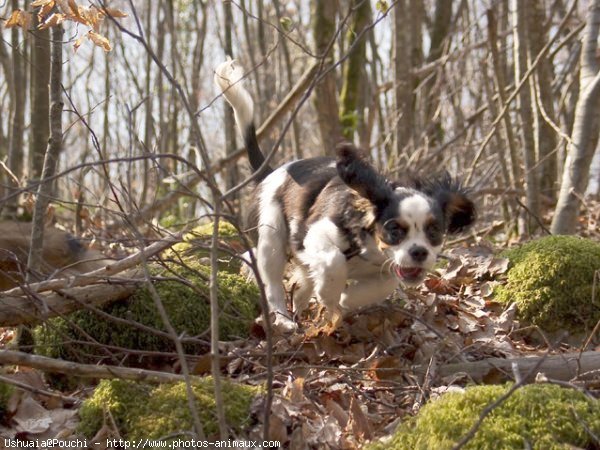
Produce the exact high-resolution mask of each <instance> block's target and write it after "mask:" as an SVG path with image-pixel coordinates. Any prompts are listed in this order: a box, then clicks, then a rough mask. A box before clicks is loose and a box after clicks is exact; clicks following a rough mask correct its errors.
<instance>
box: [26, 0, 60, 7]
mask: <svg viewBox="0 0 600 450" xmlns="http://www.w3.org/2000/svg"><path fill="white" fill-rule="evenodd" d="M54 1H55V0H35V1H34V2H31V7H32V8H38V7H40V6H41V7H42V8H43V7H45V6H50V7H51V8H52V7H53V6H54Z"/></svg>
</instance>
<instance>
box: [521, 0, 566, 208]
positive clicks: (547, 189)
mask: <svg viewBox="0 0 600 450" xmlns="http://www.w3.org/2000/svg"><path fill="white" fill-rule="evenodd" d="M526 4H527V8H528V18H527V19H528V20H527V28H528V30H529V39H528V43H529V52H530V53H529V54H530V55H531V57H535V56H536V55H538V54H539V53H540V51H541V50H542V48H543V47H544V46H545V45H546V43H547V42H548V30H547V28H546V29H544V24H545V23H546V15H545V13H544V2H543V1H541V0H532V1H530V2H526ZM553 72H554V69H553V67H552V60H551V59H550V58H544V59H543V60H542V61H541V62H540V64H539V66H538V70H537V77H536V78H535V79H532V83H534V88H535V89H533V91H532V92H533V94H534V95H535V96H536V97H534V99H533V106H532V108H533V110H534V111H536V118H537V122H538V126H537V130H536V131H537V133H536V140H535V142H536V147H537V148H536V153H537V160H538V161H539V165H540V167H539V174H540V177H539V180H540V189H541V190H542V192H543V193H544V194H545V195H547V196H548V197H550V198H554V197H555V192H556V190H557V184H558V181H557V180H558V172H557V152H556V146H557V144H558V139H557V135H556V132H555V131H554V129H553V128H552V126H551V125H550V124H549V123H548V121H547V120H546V119H548V120H551V121H552V122H556V119H555V113H554V103H553V101H552V79H553ZM535 81H537V83H535ZM538 99H539V102H538ZM538 103H539V104H538ZM542 108H543V112H542V111H541V109H542ZM544 116H546V118H545V117H544Z"/></svg>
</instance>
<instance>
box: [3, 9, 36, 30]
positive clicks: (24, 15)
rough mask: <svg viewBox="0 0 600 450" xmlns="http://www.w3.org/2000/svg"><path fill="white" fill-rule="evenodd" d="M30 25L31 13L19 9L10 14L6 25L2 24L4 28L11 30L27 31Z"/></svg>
mask: <svg viewBox="0 0 600 450" xmlns="http://www.w3.org/2000/svg"><path fill="white" fill-rule="evenodd" d="M30 25H31V13H28V12H27V11H23V10H21V9H16V10H14V11H13V12H12V14H11V15H10V17H9V18H8V20H7V21H6V23H5V24H4V28H13V27H21V28H23V29H24V30H28V29H29V26H30Z"/></svg>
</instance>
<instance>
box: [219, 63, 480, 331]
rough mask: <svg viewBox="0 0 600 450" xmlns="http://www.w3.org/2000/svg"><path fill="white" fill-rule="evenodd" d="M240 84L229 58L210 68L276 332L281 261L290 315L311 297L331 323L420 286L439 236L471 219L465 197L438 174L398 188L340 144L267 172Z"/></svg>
mask: <svg viewBox="0 0 600 450" xmlns="http://www.w3.org/2000/svg"><path fill="white" fill-rule="evenodd" d="M242 78H243V70H242V68H241V67H240V66H239V65H238V64H236V62H235V61H232V60H229V61H227V62H224V63H222V64H221V65H219V66H218V67H217V69H216V70H215V76H214V81H215V83H216V85H217V86H218V87H219V88H220V90H221V91H222V92H223V95H224V97H225V99H226V100H227V101H228V103H229V104H230V105H231V107H232V108H233V110H234V113H235V120H236V123H237V125H238V127H239V130H240V132H241V134H242V136H243V138H244V143H245V147H246V150H247V153H248V158H249V160H250V165H251V167H252V170H253V171H254V172H255V173H256V175H255V176H256V178H257V181H258V185H257V187H256V191H255V198H256V199H257V208H258V213H257V231H258V242H257V247H256V258H257V266H258V272H259V274H260V277H261V279H262V281H263V283H264V286H265V293H266V297H267V301H268V304H269V307H270V309H271V313H274V315H275V316H274V322H273V323H274V325H275V327H276V328H277V329H279V330H281V331H283V332H287V331H293V330H294V329H296V325H295V323H294V321H293V316H292V315H291V314H290V311H288V308H287V306H286V297H285V291H284V286H283V276H284V270H285V267H286V263H287V262H288V261H291V262H292V264H293V265H294V266H295V267H296V275H297V278H299V279H300V280H301V283H300V286H301V287H300V290H299V292H296V293H295V295H294V311H295V312H296V313H298V312H301V311H302V310H303V309H304V308H306V306H307V304H308V301H309V299H310V298H311V296H312V295H314V296H316V298H317V300H318V301H319V302H320V303H321V304H322V305H323V306H324V307H325V308H326V312H327V316H328V318H329V320H330V321H331V322H333V323H336V322H339V320H340V318H341V317H342V315H343V314H344V313H346V312H348V311H352V310H355V309H358V308H361V307H364V306H368V305H372V304H376V303H379V302H382V301H383V300H385V299H386V298H387V297H388V296H389V295H390V294H392V293H393V292H394V291H395V290H396V289H397V288H398V287H399V285H400V283H402V284H404V285H409V286H410V285H418V284H419V283H421V282H422V281H423V280H424V279H425V276H426V275H427V273H428V272H429V271H431V270H432V268H433V266H434V264H435V262H436V259H437V256H438V254H439V253H440V250H441V247H442V242H443V240H444V236H445V235H447V234H456V233H459V232H462V231H463V230H466V229H467V228H468V227H470V226H471V225H472V223H473V222H474V221H475V217H476V210H475V205H474V203H473V201H472V200H471V199H470V198H469V196H468V194H469V192H468V190H467V189H465V188H464V187H462V186H461V185H460V183H458V182H457V181H456V180H454V179H453V178H451V177H450V176H449V175H448V174H447V173H443V174H441V175H440V176H437V177H433V178H427V179H423V180H417V181H415V182H414V183H412V185H405V186H402V185H399V184H398V183H394V182H390V181H388V180H387V179H386V178H385V177H384V176H383V175H382V174H380V173H379V172H378V171H377V170H376V169H375V168H374V167H373V166H372V165H371V164H370V163H369V162H368V161H367V159H366V158H365V157H364V156H363V155H362V154H361V152H360V151H359V150H358V149H357V148H356V147H354V146H353V145H352V144H350V143H342V144H339V145H338V147H337V149H336V152H337V158H336V159H334V158H328V157H315V158H308V159H302V160H298V161H294V162H289V163H287V164H284V165H283V166H281V167H279V168H277V169H275V170H273V169H272V168H270V167H269V166H268V165H267V164H265V157H264V155H263V153H262V151H261V149H260V147H259V145H258V140H257V137H256V131H255V130H256V128H255V124H254V119H253V110H254V105H253V101H252V98H251V96H250V94H249V93H248V92H247V91H246V90H245V89H244V87H243V86H242ZM257 172H258V173H257ZM334 327H335V325H334Z"/></svg>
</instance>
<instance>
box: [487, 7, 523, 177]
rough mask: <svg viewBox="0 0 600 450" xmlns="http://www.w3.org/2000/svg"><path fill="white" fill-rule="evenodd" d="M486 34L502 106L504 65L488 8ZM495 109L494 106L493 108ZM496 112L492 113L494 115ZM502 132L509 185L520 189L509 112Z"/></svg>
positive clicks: (493, 20)
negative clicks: (508, 167)
mask: <svg viewBox="0 0 600 450" xmlns="http://www.w3.org/2000/svg"><path fill="white" fill-rule="evenodd" d="M487 17H488V35H489V44H490V53H491V55H492V63H493V66H494V81H495V83H496V90H497V91H498V109H500V108H502V106H503V105H504V103H505V102H506V93H505V92H506V91H505V89H506V79H505V77H504V66H503V64H502V62H503V61H502V60H501V56H500V52H499V51H498V46H497V42H498V29H497V21H496V18H495V13H494V10H492V9H490V10H488V16H487ZM494 109H495V108H494ZM496 116H497V114H496V113H494V117H496ZM503 124H504V132H505V135H506V143H507V147H508V155H506V156H508V158H507V159H508V161H510V166H511V170H510V176H511V178H510V186H511V187H512V188H513V189H517V188H518V189H520V188H521V187H522V184H521V183H522V179H521V178H522V176H523V173H522V171H521V161H520V159H519V155H518V151H517V148H516V145H515V144H516V141H515V137H514V132H513V126H512V123H511V117H510V115H509V114H504V117H503Z"/></svg>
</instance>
